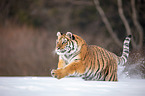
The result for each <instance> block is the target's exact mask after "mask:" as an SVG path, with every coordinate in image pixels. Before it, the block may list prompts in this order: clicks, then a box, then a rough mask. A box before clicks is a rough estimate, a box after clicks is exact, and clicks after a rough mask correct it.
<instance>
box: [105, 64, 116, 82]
mask: <svg viewBox="0 0 145 96" xmlns="http://www.w3.org/2000/svg"><path fill="white" fill-rule="evenodd" d="M105 81H118V78H117V63H116V62H112V63H111V65H110V66H108V69H107V70H106V77H105Z"/></svg>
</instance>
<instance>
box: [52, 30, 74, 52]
mask: <svg viewBox="0 0 145 96" xmlns="http://www.w3.org/2000/svg"><path fill="white" fill-rule="evenodd" d="M57 37H58V38H57V40H56V48H55V51H56V53H57V54H58V55H64V54H69V53H70V52H71V50H74V49H76V47H77V46H76V44H75V43H74V40H75V37H74V35H73V34H72V33H71V32H67V33H66V34H62V33H60V32H57Z"/></svg>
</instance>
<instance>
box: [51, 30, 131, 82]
mask: <svg viewBox="0 0 145 96" xmlns="http://www.w3.org/2000/svg"><path fill="white" fill-rule="evenodd" d="M57 36H58V39H57V40H56V50H55V51H56V53H57V54H58V55H59V62H58V68H57V69H56V70H52V72H51V74H52V76H54V77H55V78H58V79H61V78H63V77H65V76H69V75H73V76H81V77H82V78H83V79H85V80H101V81H117V65H119V64H120V65H123V64H124V63H126V62H127V58H128V55H129V42H130V39H131V35H130V36H128V37H126V39H125V41H124V45H123V53H122V56H121V57H118V56H117V55H115V54H114V53H112V52H109V51H108V50H105V49H103V48H101V47H99V46H95V45H87V43H86V42H85V40H83V39H82V38H81V37H79V36H77V35H75V34H72V33H71V32H67V33H66V34H61V33H60V32H58V33H57Z"/></svg>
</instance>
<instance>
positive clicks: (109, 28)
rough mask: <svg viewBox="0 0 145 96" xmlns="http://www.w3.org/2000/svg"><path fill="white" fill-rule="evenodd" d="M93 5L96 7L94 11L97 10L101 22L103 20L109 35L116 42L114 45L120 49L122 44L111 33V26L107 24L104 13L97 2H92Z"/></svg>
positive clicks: (97, 0) (95, 0)
mask: <svg viewBox="0 0 145 96" xmlns="http://www.w3.org/2000/svg"><path fill="white" fill-rule="evenodd" d="M94 3H95V5H96V9H97V10H98V12H99V14H100V15H101V17H102V20H103V22H104V24H105V26H106V28H107V30H108V32H109V34H110V35H111V36H112V37H113V39H114V41H115V42H116V44H117V45H119V46H120V47H122V42H121V41H120V40H119V39H118V37H117V36H116V35H115V33H114V32H113V29H112V27H111V24H110V23H109V21H108V19H107V17H106V16H105V13H104V11H103V9H102V8H101V7H100V3H99V0H94Z"/></svg>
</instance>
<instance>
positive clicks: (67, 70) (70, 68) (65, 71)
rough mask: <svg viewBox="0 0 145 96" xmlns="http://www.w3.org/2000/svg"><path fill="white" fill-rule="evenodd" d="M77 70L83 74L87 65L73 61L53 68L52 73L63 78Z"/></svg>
mask: <svg viewBox="0 0 145 96" xmlns="http://www.w3.org/2000/svg"><path fill="white" fill-rule="evenodd" d="M75 72H77V73H79V74H83V73H84V72H85V67H84V66H83V64H82V63H81V62H72V63H70V64H69V65H67V66H65V67H63V68H60V69H57V70H52V71H51V74H52V76H53V77H55V78H57V79H61V78H64V77H65V76H68V75H70V74H73V73H75Z"/></svg>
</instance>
